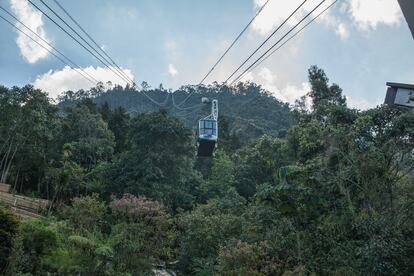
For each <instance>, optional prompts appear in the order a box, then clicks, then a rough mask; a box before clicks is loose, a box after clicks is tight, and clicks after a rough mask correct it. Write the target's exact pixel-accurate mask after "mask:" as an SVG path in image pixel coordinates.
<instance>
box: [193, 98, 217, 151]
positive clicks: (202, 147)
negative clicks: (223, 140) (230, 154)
mask: <svg viewBox="0 0 414 276" xmlns="http://www.w3.org/2000/svg"><path fill="white" fill-rule="evenodd" d="M203 102H205V99H203ZM217 120H218V101H217V100H213V101H212V103H211V114H210V115H208V116H207V117H205V118H202V119H200V120H199V121H198V137H197V156H199V157H211V156H212V155H213V152H214V149H215V148H216V147H217V141H218V122H217Z"/></svg>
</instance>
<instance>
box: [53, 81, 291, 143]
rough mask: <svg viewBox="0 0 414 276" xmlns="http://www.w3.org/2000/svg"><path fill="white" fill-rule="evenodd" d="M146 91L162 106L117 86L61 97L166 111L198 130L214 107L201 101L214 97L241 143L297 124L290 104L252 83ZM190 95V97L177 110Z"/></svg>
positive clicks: (64, 101)
mask: <svg viewBox="0 0 414 276" xmlns="http://www.w3.org/2000/svg"><path fill="white" fill-rule="evenodd" d="M143 91H145V94H147V95H148V96H150V97H151V98H152V99H154V100H155V101H156V102H158V103H160V104H156V103H154V102H152V101H151V100H150V99H149V98H148V97H146V96H145V95H144V93H143V92H141V91H137V90H136V89H133V88H129V87H127V88H122V87H120V86H116V87H114V88H113V89H110V90H108V91H106V92H99V91H97V90H92V91H89V92H85V91H79V92H76V93H73V92H67V93H66V94H65V95H64V96H62V97H61V105H66V104H70V103H71V102H73V101H77V100H79V99H82V97H85V96H90V93H92V95H93V96H94V98H93V99H94V102H95V103H96V104H97V105H98V106H101V105H103V104H105V103H108V105H109V107H110V108H112V109H115V108H117V107H123V108H125V109H126V110H127V112H128V113H130V114H132V115H134V114H139V113H142V112H150V111H156V110H159V109H160V108H164V109H166V110H167V111H168V112H169V113H170V114H171V115H173V116H175V117H178V118H180V119H181V120H182V121H184V123H185V124H186V125H187V126H188V127H190V128H193V129H195V127H196V125H197V120H198V119H200V118H202V117H204V116H207V115H208V114H209V112H210V108H211V107H210V105H209V104H201V98H202V97H208V98H214V99H218V101H219V114H220V118H221V119H224V120H225V121H226V122H227V123H228V126H229V130H230V132H231V133H233V134H237V135H239V136H240V138H241V139H242V140H249V139H251V138H258V137H260V136H261V135H263V134H268V135H271V136H277V135H279V133H280V132H283V131H285V130H287V129H288V128H289V127H290V126H291V125H292V124H293V122H294V119H293V116H292V113H291V110H290V108H289V106H288V104H285V103H282V102H280V101H278V100H277V99H275V98H274V97H272V96H271V95H270V93H269V92H267V91H265V90H263V89H262V88H261V87H260V86H258V85H256V84H252V83H249V84H244V85H242V84H240V85H239V86H238V87H236V88H229V87H228V86H224V85H218V84H215V85H209V86H203V85H202V86H184V87H181V88H180V89H178V90H176V91H174V92H172V91H168V90H165V89H163V88H162V87H161V88H157V89H145V90H143ZM190 93H192V94H191V97H189V98H188V100H187V101H186V102H185V103H184V104H183V105H181V106H180V108H177V107H176V106H177V105H179V104H180V103H182V102H183V101H184V99H186V98H187V96H188V95H189V94H190Z"/></svg>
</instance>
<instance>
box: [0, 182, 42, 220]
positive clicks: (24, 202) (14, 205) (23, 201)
mask: <svg viewBox="0 0 414 276" xmlns="http://www.w3.org/2000/svg"><path fill="white" fill-rule="evenodd" d="M0 202H1V203H3V204H5V205H7V206H9V207H10V209H11V210H12V211H13V212H14V213H15V214H16V215H18V216H19V217H20V218H21V219H35V218H39V217H41V215H40V212H41V211H42V210H43V209H46V208H47V206H48V205H49V201H47V200H44V199H35V198H30V197H26V196H20V195H13V194H11V193H10V185H8V184H3V183H0Z"/></svg>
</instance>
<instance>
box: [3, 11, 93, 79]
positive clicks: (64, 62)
mask: <svg viewBox="0 0 414 276" xmlns="http://www.w3.org/2000/svg"><path fill="white" fill-rule="evenodd" d="M0 18H1V19H3V20H4V21H6V22H7V23H8V24H10V25H11V26H12V27H13V28H15V29H16V30H18V31H19V32H21V33H22V34H24V35H25V36H26V37H28V38H30V39H31V40H32V41H33V42H35V43H36V44H37V45H39V46H40V47H42V48H43V49H45V50H46V51H48V52H49V53H50V54H51V55H53V56H54V57H56V58H57V59H58V60H60V61H61V62H62V63H63V64H65V65H67V66H69V67H70V68H71V69H74V70H75V71H76V72H77V73H79V74H80V75H81V76H82V77H84V78H85V79H87V80H88V81H90V82H91V83H92V84H94V85H96V84H97V83H96V82H94V81H93V80H92V79H90V78H88V77H87V76H85V75H84V74H82V73H81V72H82V71H79V70H76V69H75V68H73V67H72V66H71V65H69V64H68V63H67V62H66V61H64V60H63V59H62V58H61V57H59V56H58V55H56V54H55V53H53V51H51V50H50V49H48V48H46V47H45V46H44V45H42V44H41V43H40V42H39V41H37V40H36V39H34V38H33V37H31V36H30V35H29V34H27V33H26V32H25V31H23V30H22V29H20V28H19V27H17V26H15V25H14V24H13V23H12V22H10V21H9V20H8V19H6V18H4V17H3V16H2V15H0Z"/></svg>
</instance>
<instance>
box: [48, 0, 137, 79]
mask: <svg viewBox="0 0 414 276" xmlns="http://www.w3.org/2000/svg"><path fill="white" fill-rule="evenodd" d="M53 1H54V2H55V3H56V5H57V6H58V7H59V8H60V9H61V10H62V11H63V12H64V13H65V14H66V15H67V16H68V17H69V18H70V19H71V20H72V22H73V23H75V24H76V26H78V28H79V29H80V30H81V31H82V32H83V33H84V34H85V35H86V36H87V37H88V38H89V39H90V40H91V41H92V42H93V43H94V44H95V46H96V47H97V48H98V49H99V50H100V51H101V52H102V53H103V54H104V55H105V56H106V57H107V58H108V59H109V60H110V61H111V62H112V64H113V65H114V66H115V67H116V68H118V71H119V72H121V73H122V74H123V75H124V76H125V77H127V78H128V79H129V80H131V82H134V81H133V80H132V79H131V78H130V77H129V76H128V75H127V74H125V72H124V71H123V70H122V69H121V68H120V66H119V65H118V64H117V63H116V62H115V61H114V60H113V59H112V58H111V57H110V56H109V54H108V53H107V52H106V51H105V50H104V49H102V47H101V46H99V44H98V43H97V42H96V41H95V39H93V38H92V36H91V35H90V34H89V33H88V32H87V31H86V30H85V29H84V28H82V26H81V25H80V24H79V23H78V22H77V21H76V20H75V19H74V18H73V17H72V16H71V15H70V13H69V12H68V11H67V10H66V9H65V8H64V7H63V6H62V5H61V4H60V3H59V2H58V1H57V0H53Z"/></svg>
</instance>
